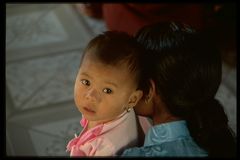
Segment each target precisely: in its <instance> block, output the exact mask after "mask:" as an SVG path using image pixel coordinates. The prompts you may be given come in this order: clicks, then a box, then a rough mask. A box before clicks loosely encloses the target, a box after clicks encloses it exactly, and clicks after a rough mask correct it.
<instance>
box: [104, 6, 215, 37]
mask: <svg viewBox="0 0 240 160" xmlns="http://www.w3.org/2000/svg"><path fill="white" fill-rule="evenodd" d="M102 9H103V18H104V20H105V22H106V25H107V27H108V29H109V30H117V31H125V32H127V33H129V34H131V35H132V34H135V33H136V32H137V31H138V30H139V29H140V28H141V27H143V26H145V25H147V24H152V23H155V22H161V21H181V22H184V23H187V24H189V25H191V26H193V27H195V28H196V29H203V28H205V27H207V26H208V25H209V17H211V14H212V13H211V12H209V11H210V10H208V9H207V7H206V5H200V4H199V5H197V4H171V3H170V4H149V3H147V4H144V3H142V4H141V3H139V4H131V3H113V4H109V3H103V5H102Z"/></svg>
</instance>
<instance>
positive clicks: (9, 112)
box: [6, 4, 236, 156]
mask: <svg viewBox="0 0 240 160" xmlns="http://www.w3.org/2000/svg"><path fill="white" fill-rule="evenodd" d="M6 8H7V14H6V16H7V18H6V82H7V88H6V102H7V103H6V117H7V120H6V123H7V124H6V126H7V128H6V133H7V134H6V135H7V140H6V141H7V143H6V144H7V155H13V156H19V155H25V156H67V155H68V154H67V153H66V152H65V149H66V148H65V147H66V143H67V142H68V140H70V139H71V138H72V137H73V136H74V133H76V132H80V130H81V127H80V125H79V120H80V118H81V117H80V113H79V112H78V111H77V109H76V107H75V104H74V102H73V86H74V81H75V76H76V73H77V70H78V66H79V62H80V57H81V54H82V51H83V48H84V46H85V45H86V44H87V42H88V41H89V40H90V39H91V38H92V37H93V36H95V35H96V34H98V33H100V32H102V31H104V30H106V27H105V24H104V22H102V21H100V20H94V19H91V18H88V17H85V16H83V15H80V14H79V13H77V12H76V11H75V10H74V8H73V7H72V5H67V4H64V5H63V4H45V5H44V4H34V5H29V4H22V5H8V6H7V7H6ZM223 69H224V74H223V83H222V84H221V87H220V88H219V91H218V94H217V96H216V97H217V98H218V99H219V100H220V101H221V103H223V104H224V105H225V109H226V113H227V115H228V116H229V119H230V125H231V127H232V128H233V129H234V130H235V131H236V69H235V70H231V69H229V68H227V67H226V66H224V67H223Z"/></svg>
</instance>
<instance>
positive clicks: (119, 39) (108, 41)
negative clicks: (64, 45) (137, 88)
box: [82, 31, 143, 83]
mask: <svg viewBox="0 0 240 160" xmlns="http://www.w3.org/2000/svg"><path fill="white" fill-rule="evenodd" d="M142 51H143V49H142V46H141V45H139V43H137V41H136V40H135V39H134V37H132V36H130V35H128V34H127V33H125V32H119V31H106V32H104V33H103V34H99V35H98V36H96V37H95V38H93V39H92V40H91V41H90V42H89V43H88V45H87V47H86V49H85V50H84V54H83V57H82V60H83V58H84V56H85V54H86V52H90V53H91V54H92V55H94V56H95V57H96V58H98V59H99V60H100V61H101V62H102V63H104V64H107V65H112V66H117V65H119V64H122V63H126V64H127V65H128V69H129V71H130V73H133V75H134V76H135V77H136V81H137V82H138V83H139V81H140V79H141V78H140V77H141V64H142V63H141V62H140V61H141V56H142V53H143V52H142Z"/></svg>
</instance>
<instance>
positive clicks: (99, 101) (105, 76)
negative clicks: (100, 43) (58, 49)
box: [74, 53, 141, 123]
mask: <svg viewBox="0 0 240 160" xmlns="http://www.w3.org/2000/svg"><path fill="white" fill-rule="evenodd" d="M134 92H136V84H135V80H134V79H133V76H132V75H131V74H130V73H129V71H128V68H127V65H126V64H122V65H118V66H117V67H115V66H109V65H106V64H103V63H101V62H100V61H99V60H97V59H96V58H94V57H92V56H91V54H88V53H87V54H86V55H85V57H84V59H83V61H82V64H81V67H80V69H79V72H78V75H77V78H76V82H75V88H74V99H75V103H76V106H77V108H78V109H79V111H80V112H81V113H82V114H83V115H84V117H85V118H86V119H88V120H89V121H98V122H99V123H101V122H107V121H110V120H112V119H114V118H115V117H117V116H118V115H120V114H121V113H123V111H124V110H125V107H127V106H129V101H130V100H131V98H134V96H133V95H135V94H133V93H134ZM135 98H136V97H135ZM140 98H141V97H139V99H140Z"/></svg>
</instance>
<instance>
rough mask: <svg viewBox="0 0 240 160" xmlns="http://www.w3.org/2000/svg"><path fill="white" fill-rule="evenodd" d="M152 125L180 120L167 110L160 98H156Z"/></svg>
mask: <svg viewBox="0 0 240 160" xmlns="http://www.w3.org/2000/svg"><path fill="white" fill-rule="evenodd" d="M152 120H153V125H157V124H162V123H167V122H173V121H178V120H180V118H179V117H177V116H174V115H173V114H171V113H170V112H169V110H168V109H167V106H166V105H165V103H163V102H162V101H161V99H159V98H158V99H157V100H156V101H155V103H154V114H153V116H152Z"/></svg>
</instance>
